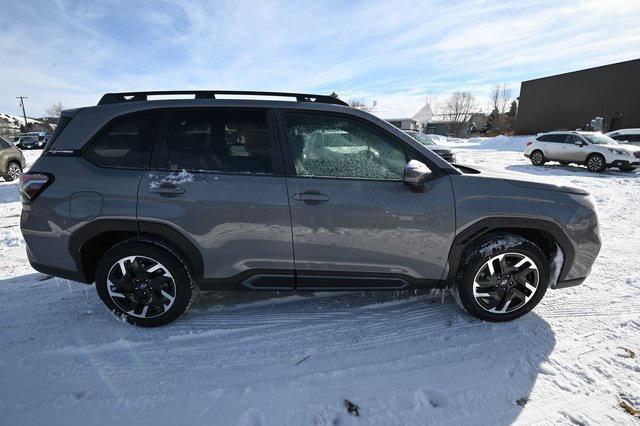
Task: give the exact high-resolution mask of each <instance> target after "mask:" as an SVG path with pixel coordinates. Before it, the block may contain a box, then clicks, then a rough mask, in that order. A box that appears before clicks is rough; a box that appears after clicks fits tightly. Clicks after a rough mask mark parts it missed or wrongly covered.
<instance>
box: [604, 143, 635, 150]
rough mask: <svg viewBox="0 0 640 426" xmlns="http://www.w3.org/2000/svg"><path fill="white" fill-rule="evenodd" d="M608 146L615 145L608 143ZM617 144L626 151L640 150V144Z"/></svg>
mask: <svg viewBox="0 0 640 426" xmlns="http://www.w3.org/2000/svg"><path fill="white" fill-rule="evenodd" d="M607 146H613V145H607ZM617 146H619V147H622V148H624V149H625V150H626V151H629V152H638V151H640V146H638V145H631V144H628V143H625V144H619V145H617Z"/></svg>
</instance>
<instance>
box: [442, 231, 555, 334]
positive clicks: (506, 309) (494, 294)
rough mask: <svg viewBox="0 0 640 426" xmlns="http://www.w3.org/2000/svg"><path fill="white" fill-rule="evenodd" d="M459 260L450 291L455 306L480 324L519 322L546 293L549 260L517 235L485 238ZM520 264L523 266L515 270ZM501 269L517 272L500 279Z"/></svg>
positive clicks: (535, 247)
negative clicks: (456, 302)
mask: <svg viewBox="0 0 640 426" xmlns="http://www.w3.org/2000/svg"><path fill="white" fill-rule="evenodd" d="M462 259H463V261H462V262H461V263H460V265H461V266H460V269H459V270H458V273H457V274H456V279H455V282H454V283H453V286H452V291H453V293H454V296H455V298H456V300H457V301H458V303H459V304H460V305H461V306H462V307H463V308H464V309H465V310H466V311H467V312H468V313H470V314H471V315H473V316H474V317H476V318H479V319H481V320H484V321H491V322H504V321H511V320H514V319H516V318H519V317H521V316H523V315H525V314H526V313H528V312H529V311H531V310H532V309H533V308H534V307H535V306H536V305H537V304H538V302H540V300H541V299H542V297H543V296H544V294H545V292H546V291H547V287H548V285H549V262H548V260H547V259H546V257H545V255H544V253H543V252H542V250H540V248H539V247H538V246H537V245H535V244H534V243H532V242H531V241H529V240H527V239H524V238H522V237H520V236H518V235H513V234H493V235H491V236H488V237H486V238H484V239H482V240H481V241H480V242H478V243H476V244H473V245H472V246H471V247H469V248H468V249H467V250H466V252H465V255H464V256H463V258H462ZM490 261H491V266H489V262H490ZM503 262H504V264H503ZM520 262H524V263H522V264H520V266H518V264H519V263H520ZM504 265H506V270H507V271H508V270H509V268H513V267H517V269H516V270H514V271H511V272H509V273H507V274H504V275H503V271H502V269H503V268H505V266H504ZM491 270H493V272H494V274H493V275H491V274H490V272H491ZM527 271H529V272H527ZM498 277H501V278H500V279H498ZM525 282H526V284H525ZM482 284H485V285H482ZM487 284H492V285H491V286H488V285H487ZM485 294H486V295H487V296H482V295H485ZM509 298H511V299H510V300H509Z"/></svg>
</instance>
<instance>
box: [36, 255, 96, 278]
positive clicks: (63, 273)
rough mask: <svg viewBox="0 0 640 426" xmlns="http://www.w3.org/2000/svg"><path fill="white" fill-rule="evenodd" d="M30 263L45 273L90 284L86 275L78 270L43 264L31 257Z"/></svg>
mask: <svg viewBox="0 0 640 426" xmlns="http://www.w3.org/2000/svg"><path fill="white" fill-rule="evenodd" d="M29 264H30V265H31V267H32V268H33V269H35V270H36V271H38V272H41V273H43V274H45V275H51V276H54V277H59V278H64V279H67V280H71V281H77V282H80V283H84V284H90V283H87V280H86V279H85V277H84V276H83V275H82V274H81V273H79V272H78V271H70V270H68V269H60V268H56V267H54V266H49V265H43V264H41V263H37V262H35V261H33V260H31V259H29Z"/></svg>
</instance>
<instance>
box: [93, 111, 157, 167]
mask: <svg viewBox="0 0 640 426" xmlns="http://www.w3.org/2000/svg"><path fill="white" fill-rule="evenodd" d="M158 117H159V113H158V112H145V113H140V114H132V115H127V116H124V117H119V118H116V119H115V120H113V121H111V122H110V123H109V124H107V125H106V126H105V127H104V128H103V129H102V130H101V131H100V132H99V133H98V136H97V137H96V139H95V140H94V141H93V142H91V143H90V144H89V145H88V147H87V148H86V149H85V152H84V156H85V158H86V159H87V160H89V161H91V162H92V163H94V164H97V165H99V166H103V167H116V168H129V169H144V168H147V166H148V164H149V159H150V157H151V150H152V148H153V144H154V141H155V136H156V128H157V124H158Z"/></svg>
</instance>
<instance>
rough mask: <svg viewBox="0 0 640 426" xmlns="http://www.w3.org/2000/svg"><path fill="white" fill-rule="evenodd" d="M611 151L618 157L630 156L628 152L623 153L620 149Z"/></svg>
mask: <svg viewBox="0 0 640 426" xmlns="http://www.w3.org/2000/svg"><path fill="white" fill-rule="evenodd" d="M609 151H611V152H613V153H614V154H616V155H629V153H628V152H627V151H622V150H620V149H613V148H609Z"/></svg>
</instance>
